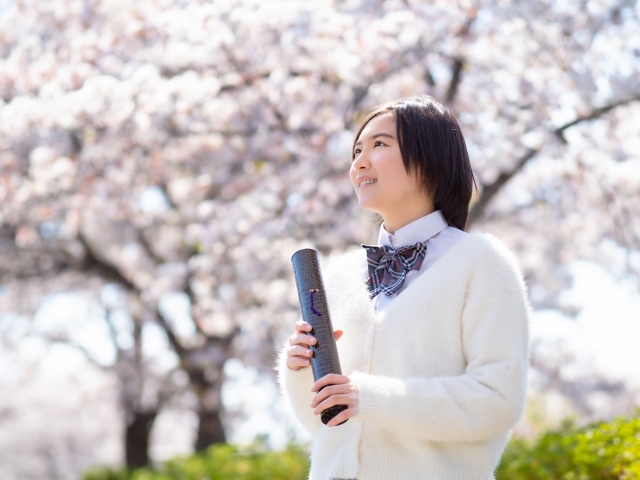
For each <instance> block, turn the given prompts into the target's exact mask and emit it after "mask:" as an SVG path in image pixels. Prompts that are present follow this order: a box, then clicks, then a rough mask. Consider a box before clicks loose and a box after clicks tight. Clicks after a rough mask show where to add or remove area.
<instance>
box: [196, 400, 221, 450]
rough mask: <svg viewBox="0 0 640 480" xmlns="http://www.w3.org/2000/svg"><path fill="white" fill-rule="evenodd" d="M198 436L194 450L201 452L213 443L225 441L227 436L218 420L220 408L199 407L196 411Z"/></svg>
mask: <svg viewBox="0 0 640 480" xmlns="http://www.w3.org/2000/svg"><path fill="white" fill-rule="evenodd" d="M198 419H199V420H200V422H199V425H198V438H197V439H196V450H197V451H199V452H201V451H202V450H205V449H206V448H207V447H209V446H211V445H213V444H214V443H226V441H227V437H226V436H225V434H224V428H223V427H222V422H221V421H220V410H205V409H201V410H200V411H199V412H198Z"/></svg>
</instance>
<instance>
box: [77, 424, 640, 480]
mask: <svg viewBox="0 0 640 480" xmlns="http://www.w3.org/2000/svg"><path fill="white" fill-rule="evenodd" d="M260 450H261V449H260V447H259V446H258V448H256V447H253V448H248V449H245V450H244V451H239V450H238V449H237V448H234V447H232V446H230V445H224V446H213V447H210V449H209V450H207V451H206V452H205V453H202V454H199V455H198V454H197V455H192V456H191V457H188V458H183V459H178V460H173V461H171V462H168V463H167V464H166V465H164V466H163V467H162V468H161V469H159V470H157V471H154V470H150V469H140V470H135V471H127V470H107V469H103V470H95V471H93V472H90V473H87V474H86V475H85V476H84V480H171V479H178V480H199V479H204V478H208V479H210V480H216V479H221V480H222V479H243V480H245V479H246V480H249V479H256V480H258V479H263V480H267V479H274V480H275V479H278V480H298V479H304V478H306V473H307V471H308V468H309V460H308V456H307V455H306V454H305V453H304V452H303V451H302V450H301V449H300V448H298V447H295V446H290V447H289V448H288V449H287V450H286V451H282V452H278V453H277V454H276V453H272V452H264V451H260ZM638 478H640V418H637V417H618V418H616V419H614V420H613V421H612V422H609V423H605V422H600V423H596V424H593V425H588V426H585V427H582V428H576V427H575V425H574V424H573V423H572V422H571V421H566V422H564V423H563V425H562V428H561V429H559V430H556V431H551V432H548V433H545V434H544V435H542V436H541V437H540V438H537V439H528V440H527V439H516V440H513V441H511V442H510V443H509V445H508V447H507V450H506V452H505V453H504V455H503V457H502V461H501V464H500V466H499V468H498V470H497V471H496V480H593V479H603V480H622V479H624V480H633V479H638Z"/></svg>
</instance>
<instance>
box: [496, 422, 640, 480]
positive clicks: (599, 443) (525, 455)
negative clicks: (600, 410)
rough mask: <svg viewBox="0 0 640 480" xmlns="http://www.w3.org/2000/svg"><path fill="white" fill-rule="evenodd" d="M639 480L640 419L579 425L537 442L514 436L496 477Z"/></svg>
mask: <svg viewBox="0 0 640 480" xmlns="http://www.w3.org/2000/svg"><path fill="white" fill-rule="evenodd" d="M593 479H603V480H605V479H606V480H609V479H612V480H613V479H616V480H618V479H619V480H631V479H640V418H616V419H615V420H613V421H612V422H608V423H604V422H601V423H596V424H593V425H589V426H587V427H583V428H574V426H573V425H572V424H571V422H565V424H564V425H563V426H562V428H560V429H559V430H558V431H554V432H548V433H546V434H544V435H543V436H542V437H540V438H538V439H535V440H524V439H519V440H512V441H511V442H510V443H509V445H508V447H507V450H506V451H505V453H504V455H503V456H502V460H501V462H500V466H499V468H498V471H497V472H496V480H593Z"/></svg>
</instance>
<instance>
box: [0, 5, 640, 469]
mask: <svg viewBox="0 0 640 480" xmlns="http://www.w3.org/2000/svg"><path fill="white" fill-rule="evenodd" d="M638 15H639V7H638V5H637V3H636V2H635V1H626V0H623V1H617V2H604V1H596V0H590V1H570V2H549V1H535V2H518V1H506V2H494V1H466V0H459V1H458V2H453V3H452V2H446V1H439V0H433V1H429V2H418V1H415V0H411V1H410V0H405V1H392V0H388V1H385V2H382V1H374V0H359V1H336V2H332V1H329V0H317V1H311V2H303V1H296V0H289V1H285V2H256V1H250V0H230V1H227V2H199V1H191V2H177V1H171V0H167V1H160V0H141V1H138V2H135V4H132V3H130V2H125V1H119V0H112V1H108V2H107V1H99V0H75V1H62V0H52V1H48V2H39V1H36V0H22V1H17V0H16V1H14V2H9V3H8V4H6V6H4V7H0V168H1V170H0V202H1V204H0V249H1V251H2V256H1V261H0V275H1V276H2V278H1V281H0V284H3V285H4V288H5V296H6V297H8V300H6V302H5V303H6V308H7V311H17V312H25V313H28V312H32V311H33V310H34V309H35V308H36V307H37V305H38V304H39V301H40V299H42V298H43V297H44V296H45V295H46V294H48V293H50V292H53V291H83V290H86V289H90V290H92V291H94V292H95V293H96V295H97V296H98V297H100V292H103V293H104V292H105V290H104V289H105V288H106V289H107V291H109V289H114V288H115V289H116V290H117V291H118V292H120V293H119V294H118V295H120V296H121V299H123V300H121V301H120V300H119V302H120V303H118V305H117V306H113V305H111V304H110V303H109V302H110V300H105V299H104V298H102V299H101V300H100V301H101V302H103V305H104V307H105V312H106V313H105V322H106V324H107V325H109V328H110V332H111V334H112V341H113V345H114V348H115V350H116V351H117V355H116V356H115V357H114V361H113V363H112V365H111V367H109V368H115V369H116V370H117V371H118V372H119V378H121V379H122V381H121V383H120V385H121V387H120V389H121V392H122V393H121V399H122V404H123V407H124V411H125V413H126V414H125V415H124V417H126V424H127V429H126V431H127V435H128V436H127V446H128V449H127V451H128V457H127V458H128V461H129V464H131V465H139V464H144V463H146V462H147V461H148V458H147V456H146V453H140V449H138V450H137V453H135V452H134V451H135V448H134V447H133V446H131V447H130V448H129V446H130V445H142V446H143V447H142V450H145V448H146V445H147V444H148V435H149V431H150V429H151V427H152V425H153V421H154V419H155V417H156V415H157V413H158V411H159V409H161V408H162V405H163V404H164V403H165V402H166V401H167V399H168V398H169V397H170V396H171V395H172V394H173V393H172V392H175V391H176V387H175V385H174V383H172V382H173V381H172V380H171V378H172V375H174V372H173V371H172V370H165V371H163V372H161V373H158V371H154V369H153V367H152V366H151V365H148V363H149V362H148V360H145V359H144V356H143V355H142V354H141V353H140V352H141V350H142V346H141V342H142V338H143V336H142V334H141V332H142V330H143V329H144V328H145V325H155V326H156V327H159V328H161V329H162V330H163V331H164V333H165V335H166V338H167V340H168V342H169V344H170V345H171V348H172V350H173V352H174V354H175V355H176V358H177V364H176V366H175V368H176V369H177V370H180V371H182V372H184V373H186V374H187V377H188V380H189V388H190V389H191V390H192V391H193V392H194V394H195V397H196V398H197V401H196V404H195V405H194V409H195V410H196V412H197V414H198V417H199V430H198V434H197V438H196V443H195V447H196V448H197V449H203V448H205V447H207V446H208V445H210V444H212V443H215V442H224V441H225V439H226V434H225V430H224V427H223V419H222V416H221V415H222V413H223V412H222V403H221V399H220V392H221V387H222V384H223V381H224V375H223V366H224V364H225V362H226V361H227V360H228V359H230V358H241V359H242V360H243V362H245V364H247V365H252V366H255V367H257V368H260V369H262V371H264V372H268V371H269V370H270V368H271V365H272V363H273V349H274V346H275V345H276V344H277V343H278V342H279V341H280V340H281V338H282V337H283V335H284V332H287V331H288V330H289V329H290V325H291V324H292V323H293V322H294V321H295V320H296V318H297V315H298V307H297V297H296V293H295V289H294V287H293V279H292V275H291V268H290V262H289V258H290V256H291V254H293V252H294V251H295V250H297V249H298V248H302V247H304V246H313V247H314V248H316V249H318V250H319V251H320V252H321V253H323V254H329V253H331V252H334V251H339V250H344V249H345V248H349V247H351V246H355V245H358V244H359V243H365V242H370V241H371V238H373V235H374V232H375V229H376V226H375V224H374V222H373V219H372V217H371V216H370V215H368V214H366V213H364V212H361V211H360V210H359V207H358V206H357V203H356V201H355V200H354V194H353V190H352V187H351V185H350V183H349V181H348V176H347V171H348V168H349V157H350V155H349V150H350V147H351V142H352V139H353V138H352V137H353V132H354V130H355V128H356V127H357V124H358V122H359V121H360V119H361V118H362V117H363V115H364V114H365V113H366V110H367V109H368V108H371V107H373V106H375V105H377V104H379V103H381V102H385V101H389V100H393V99H395V98H398V97H402V96H408V95H414V94H419V93H427V94H431V95H433V96H435V97H436V98H438V99H439V100H441V101H442V102H444V103H445V104H446V105H447V107H448V108H450V109H451V111H452V112H453V113H454V114H455V115H456V116H457V117H458V118H459V119H460V123H461V126H462V128H463V129H464V134H465V136H466V139H467V144H468V147H469V151H470V155H471V159H472V164H473V167H474V170H475V174H476V178H477V181H478V186H479V191H478V195H477V197H476V198H475V199H474V203H473V204H472V206H471V220H472V228H474V229H475V228H481V229H484V230H490V231H495V232H496V233H497V234H498V235H500V236H501V237H503V238H504V239H505V240H506V241H507V243H508V244H509V245H510V247H511V248H514V249H516V250H517V251H518V252H519V257H520V258H521V259H522V263H523V268H524V270H525V272H526V276H527V280H528V282H529V285H530V290H531V295H532V300H533V302H534V304H535V305H536V306H551V307H554V308H565V310H566V309H567V308H568V307H567V306H566V305H562V303H561V302H559V301H558V295H557V293H558V291H560V290H561V289H562V288H563V286H565V285H566V282H567V278H568V277H567V274H566V270H565V269H564V268H563V266H565V265H567V264H568V263H569V262H570V261H572V260H573V259H575V258H593V259H596V260H598V261H601V262H604V263H607V262H609V261H610V259H608V258H607V256H606V254H605V253H603V250H602V248H601V246H602V242H603V241H609V240H611V241H613V242H615V243H616V244H617V245H620V246H621V247H623V248H624V249H625V251H626V252H627V253H626V258H625V261H624V268H625V271H632V272H636V273H637V272H639V271H640V261H639V260H638V255H639V254H638V251H639V250H640V230H639V227H638V225H637V224H634V223H633V222H631V221H630V220H631V219H632V218H634V216H637V215H638V214H640V198H639V197H638V195H637V191H638V188H639V187H640V168H639V166H638V165H639V162H640V159H639V152H640V148H638V147H639V146H640V145H639V143H638V138H639V136H638V134H639V133H640V132H639V131H638V128H639V127H638V125H639V123H638V121H637V119H638V118H639V115H640V105H639V101H640V80H638V79H639V78H640V76H639V75H638V73H639V70H640V59H639V56H640V34H639V33H638V32H640V29H639V28H638V26H639V20H638ZM119 298H120V297H119ZM172 301H173V303H172ZM175 301H178V303H180V302H182V303H180V304H181V305H186V307H185V308H183V309H182V310H180V309H178V310H176V309H175V308H170V305H172V304H175ZM110 305H111V306H110ZM112 310H114V311H121V312H124V313H122V315H124V317H126V318H127V319H128V322H129V323H128V324H127V325H129V326H128V327H126V328H129V329H130V330H131V329H132V330H133V333H132V335H133V340H132V341H129V342H124V343H123V342H122V341H121V340H119V335H120V333H121V332H120V331H119V330H118V328H120V327H118V321H116V320H114V319H117V318H118V316H117V315H115V316H114V315H111V314H110V313H109V312H110V311H112ZM125 323H126V322H125ZM120 337H121V335H120ZM70 339H71V336H70V335H68V334H64V333H63V334H58V335H57V337H55V338H52V339H51V340H53V341H70ZM79 347H81V346H79ZM86 353H87V355H88V356H90V355H91V352H86ZM145 362H146V363H145ZM147 384H151V385H153V387H149V388H146V387H145V385H147ZM143 392H144V395H143ZM143 396H144V400H143V398H142V397H143Z"/></svg>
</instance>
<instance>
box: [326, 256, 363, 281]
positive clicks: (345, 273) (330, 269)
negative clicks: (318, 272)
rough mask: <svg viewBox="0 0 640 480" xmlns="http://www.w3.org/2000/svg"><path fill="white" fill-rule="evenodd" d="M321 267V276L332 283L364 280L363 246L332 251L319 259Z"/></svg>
mask: <svg viewBox="0 0 640 480" xmlns="http://www.w3.org/2000/svg"><path fill="white" fill-rule="evenodd" d="M321 267H322V276H323V278H324V279H330V280H331V283H333V284H335V283H344V282H346V283H349V284H351V283H353V281H354V280H356V281H359V280H363V281H366V276H365V275H366V273H367V255H366V252H365V250H364V249H363V248H351V249H349V250H346V251H344V252H340V253H335V252H334V253H332V254H330V255H329V256H327V257H325V258H323V259H322V260H321Z"/></svg>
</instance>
